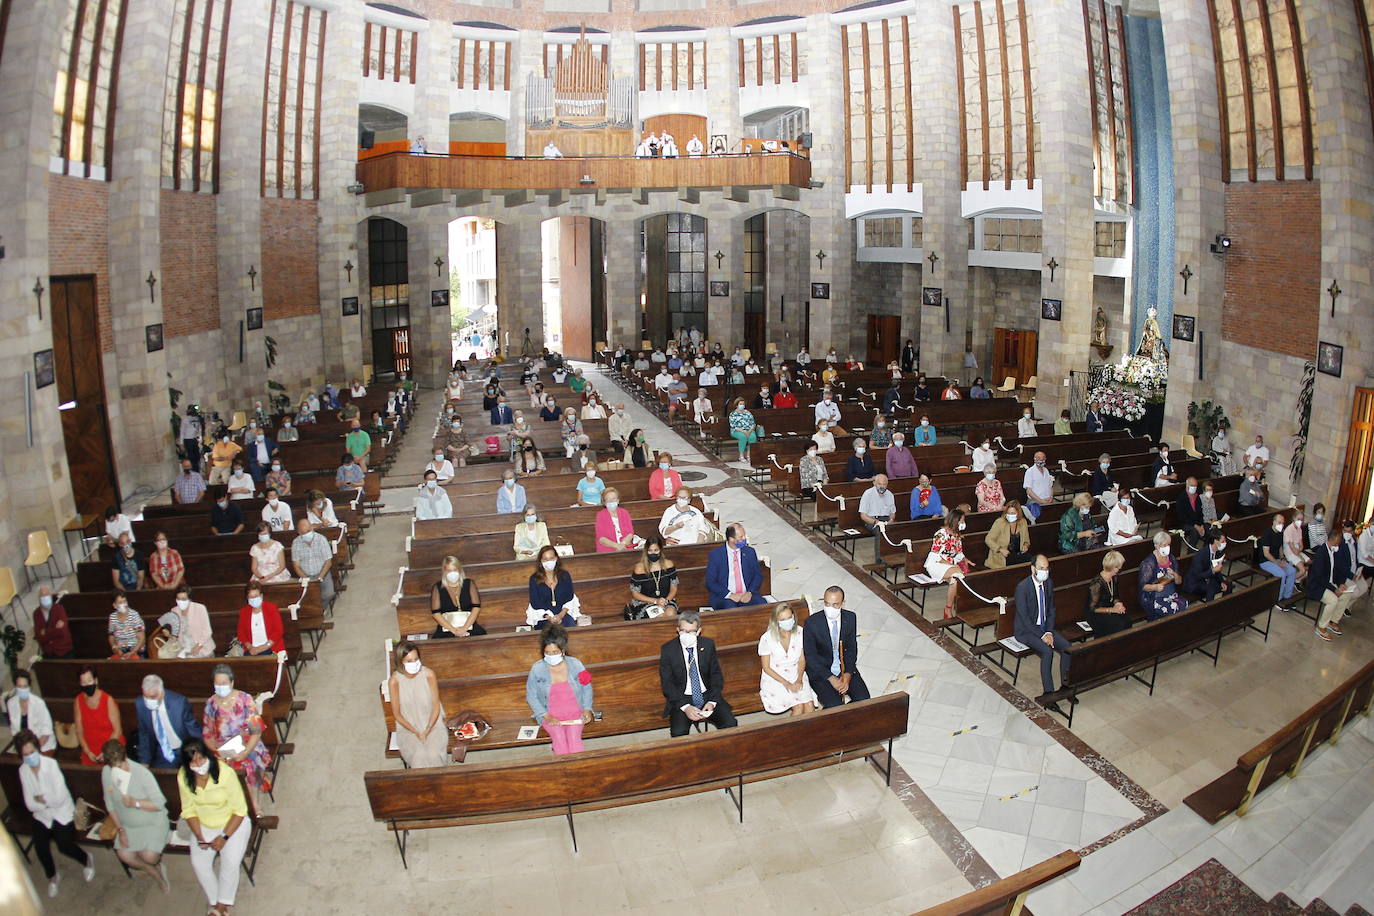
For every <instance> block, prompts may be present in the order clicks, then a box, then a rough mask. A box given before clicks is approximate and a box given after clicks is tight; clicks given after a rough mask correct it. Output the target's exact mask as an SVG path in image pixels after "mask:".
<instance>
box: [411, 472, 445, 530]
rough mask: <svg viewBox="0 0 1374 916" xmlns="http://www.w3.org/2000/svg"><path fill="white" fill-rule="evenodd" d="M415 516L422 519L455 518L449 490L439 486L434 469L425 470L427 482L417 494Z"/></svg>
mask: <svg viewBox="0 0 1374 916" xmlns="http://www.w3.org/2000/svg"><path fill="white" fill-rule="evenodd" d="M415 518H416V519H419V520H421V521H425V520H428V519H435V518H453V503H452V502H450V501H449V498H448V492H447V491H446V490H445V489H444V488H443V487H441V486H439V480H438V476H437V475H436V474H435V473H434V471H432V470H429V471H425V482H424V483H422V484H420V490H419V492H418V493H417V494H416V495H415Z"/></svg>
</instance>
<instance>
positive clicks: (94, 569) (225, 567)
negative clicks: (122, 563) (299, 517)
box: [76, 535, 348, 592]
mask: <svg viewBox="0 0 1374 916" xmlns="http://www.w3.org/2000/svg"><path fill="white" fill-rule="evenodd" d="M255 537H256V535H255ZM347 558H348V553H347V546H346V544H345V543H344V542H343V541H339V542H338V543H336V545H335V548H334V564H335V566H336V567H337V566H339V565H340V564H341V563H345V562H347ZM181 560H182V564H183V565H184V566H185V567H186V581H187V582H193V583H197V584H204V585H235V584H242V585H244V586H247V584H248V580H249V579H250V578H251V577H252V575H253V564H252V558H251V557H250V556H249V555H248V550H247V548H245V549H243V550H236V551H230V552H225V553H193V554H185V555H183V556H182V558H181ZM287 562H288V564H289V563H290V552H289V551H288V553H287ZM287 568H288V569H290V566H289V565H288V567H287ZM110 570H111V566H110V564H109V563H108V562H105V563H102V562H99V561H95V560H85V561H82V562H80V563H77V564H76V584H77V587H78V588H80V589H81V590H82V591H83V592H84V591H110V590H113V587H114V583H113V580H112V579H111V576H110Z"/></svg>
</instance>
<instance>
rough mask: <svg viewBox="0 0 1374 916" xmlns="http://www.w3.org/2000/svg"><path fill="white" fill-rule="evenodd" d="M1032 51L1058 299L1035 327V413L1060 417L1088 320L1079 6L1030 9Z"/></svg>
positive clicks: (1087, 178) (1053, 291) (1088, 206)
mask: <svg viewBox="0 0 1374 916" xmlns="http://www.w3.org/2000/svg"><path fill="white" fill-rule="evenodd" d="M1027 13H1028V14H1029V16H1030V22H1029V27H1030V34H1031V40H1032V42H1033V44H1032V48H1031V53H1032V54H1033V55H1034V60H1035V61H1036V62H1037V66H1038V73H1037V80H1038V82H1037V85H1036V86H1035V111H1036V115H1037V116H1038V120H1039V135H1040V137H1041V144H1040V146H1041V149H1040V153H1039V154H1038V155H1037V156H1036V174H1037V176H1038V181H1039V182H1041V193H1042V200H1043V206H1044V221H1043V230H1044V235H1043V238H1044V246H1043V248H1042V253H1043V257H1044V261H1045V263H1046V264H1048V262H1049V261H1050V260H1051V259H1053V260H1055V261H1056V262H1057V264H1058V268H1057V269H1056V270H1055V271H1054V279H1053V280H1051V279H1050V271H1049V269H1048V268H1046V269H1045V271H1044V273H1043V275H1042V280H1041V286H1040V294H1041V296H1042V297H1044V298H1048V299H1060V300H1062V301H1063V308H1062V311H1061V319H1062V320H1060V321H1047V320H1044V319H1042V320H1041V321H1040V341H1039V343H1040V357H1039V365H1038V369H1037V372H1036V374H1037V375H1038V376H1039V388H1038V389H1037V391H1036V395H1035V400H1036V415H1037V416H1040V417H1052V416H1058V414H1059V411H1060V409H1062V408H1064V407H1067V406H1069V404H1068V400H1069V389H1068V388H1065V387H1064V385H1063V382H1064V379H1066V378H1068V377H1069V373H1070V372H1071V371H1081V372H1086V371H1087V369H1088V357H1089V355H1090V353H1091V350H1090V349H1089V344H1090V343H1091V341H1092V319H1093V199H1092V169H1093V154H1092V136H1091V131H1090V130H1089V129H1088V125H1089V124H1090V123H1091V121H1092V117H1091V111H1090V108H1089V102H1088V99H1089V87H1088V59H1087V53H1086V51H1085V48H1086V45H1085V43H1084V34H1083V7H1082V4H1081V3H1078V2H1076V0H1044V2H1042V3H1038V4H1035V5H1033V6H1032V7H1030V8H1029V9H1028V10H1027Z"/></svg>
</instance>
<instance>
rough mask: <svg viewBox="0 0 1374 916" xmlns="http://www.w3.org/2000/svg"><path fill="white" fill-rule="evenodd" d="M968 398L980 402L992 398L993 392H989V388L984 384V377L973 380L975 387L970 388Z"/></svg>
mask: <svg viewBox="0 0 1374 916" xmlns="http://www.w3.org/2000/svg"><path fill="white" fill-rule="evenodd" d="M968 396H969V397H970V398H975V399H980V400H981V399H982V398H990V397H992V392H990V391H988V388H987V386H986V385H984V384H983V377H982V376H981V375H980V376H978V377H977V378H976V379H974V380H973V385H972V386H970V387H969V390H968Z"/></svg>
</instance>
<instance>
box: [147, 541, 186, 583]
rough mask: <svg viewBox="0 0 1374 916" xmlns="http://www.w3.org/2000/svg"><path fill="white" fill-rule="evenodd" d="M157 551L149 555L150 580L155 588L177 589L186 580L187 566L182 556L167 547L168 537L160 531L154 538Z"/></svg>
mask: <svg viewBox="0 0 1374 916" xmlns="http://www.w3.org/2000/svg"><path fill="white" fill-rule="evenodd" d="M153 544H154V547H155V549H154V550H153V552H152V553H151V554H149V555H148V578H149V579H151V580H152V587H153V588H176V587H177V586H178V585H180V584H181V583H182V582H183V581H184V580H185V578H186V566H185V564H183V563H182V561H181V554H180V553H178V552H177V551H175V550H171V549H170V548H168V546H167V535H166V534H165V533H164V532H161V531H159V532H158V533H157V534H156V535H155V536H154V537H153Z"/></svg>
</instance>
